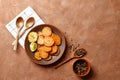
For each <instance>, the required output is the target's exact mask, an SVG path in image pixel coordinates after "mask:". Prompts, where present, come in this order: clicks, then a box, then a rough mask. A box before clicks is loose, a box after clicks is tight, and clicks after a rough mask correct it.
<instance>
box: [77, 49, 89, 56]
mask: <svg viewBox="0 0 120 80" xmlns="http://www.w3.org/2000/svg"><path fill="white" fill-rule="evenodd" d="M86 53H87V51H86V50H85V49H83V48H81V49H77V50H76V51H75V55H76V56H80V57H83V56H84V55H85V54H86Z"/></svg>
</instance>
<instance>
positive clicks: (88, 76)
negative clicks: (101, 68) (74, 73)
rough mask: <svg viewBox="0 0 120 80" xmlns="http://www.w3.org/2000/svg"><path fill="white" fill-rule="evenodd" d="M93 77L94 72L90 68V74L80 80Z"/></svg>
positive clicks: (87, 79)
mask: <svg viewBox="0 0 120 80" xmlns="http://www.w3.org/2000/svg"><path fill="white" fill-rule="evenodd" d="M93 75H94V71H93V68H91V70H90V73H89V74H88V75H87V76H85V77H82V78H81V79H82V80H89V79H91V78H92V77H93Z"/></svg>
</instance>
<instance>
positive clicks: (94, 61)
mask: <svg viewBox="0 0 120 80" xmlns="http://www.w3.org/2000/svg"><path fill="white" fill-rule="evenodd" d="M27 6H32V7H33V8H34V9H35V11H36V12H37V13H38V14H39V15H40V16H41V17H42V19H43V20H44V21H45V23H48V24H52V25H54V26H56V27H57V28H59V29H60V30H61V31H62V32H63V33H65V32H66V34H65V37H66V39H67V41H68V44H72V43H74V44H77V43H79V44H80V47H84V48H85V49H86V50H87V51H88V54H87V55H86V56H85V57H84V58H85V59H87V60H88V61H89V62H90V63H91V66H92V71H91V74H90V75H89V76H88V77H86V79H85V80H120V0H0V40H1V41H0V80H82V79H81V78H79V77H77V76H76V75H75V74H74V73H73V71H72V64H73V62H74V61H75V60H72V61H71V62H69V63H67V64H65V65H63V66H62V67H60V68H59V69H57V70H55V69H54V68H53V67H54V66H55V65H56V64H57V63H56V64H54V65H51V66H48V67H47V66H46V67H45V66H39V65H36V64H34V63H33V62H31V60H30V59H29V57H28V56H27V55H26V53H25V51H24V49H23V48H21V47H19V50H18V52H17V53H16V52H14V51H13V50H12V46H11V43H12V41H13V40H14V38H13V37H12V35H11V34H10V33H9V32H8V31H7V30H6V28H5V25H6V24H7V23H8V22H9V21H11V20H12V19H13V18H14V17H15V16H16V15H17V14H19V13H20V12H21V11H22V10H24V9H25V8H26V7H27ZM71 39H72V40H73V41H71ZM76 42H77V43H76ZM70 56H72V53H70V52H69V50H66V52H65V54H64V56H63V57H62V59H61V60H60V61H59V62H62V61H64V60H65V59H67V58H69V57H70Z"/></svg>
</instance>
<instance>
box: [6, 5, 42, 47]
mask: <svg viewBox="0 0 120 80" xmlns="http://www.w3.org/2000/svg"><path fill="white" fill-rule="evenodd" d="M20 16H21V17H22V18H23V19H24V20H25V21H26V20H27V19H28V18H30V17H34V19H35V24H34V26H33V27H32V28H34V27H35V26H36V25H40V24H44V22H43V20H42V19H41V18H40V17H39V16H38V15H37V13H36V12H35V11H34V10H33V9H32V7H30V6H28V7H27V8H26V9H25V10H23V11H22V12H21V13H20V14H18V15H17V16H16V17H15V18H14V19H13V20H12V21H10V22H9V23H8V24H7V25H6V26H5V27H6V28H7V30H8V31H9V32H10V33H11V34H12V36H13V37H14V38H16V35H17V27H16V19H17V18H18V17H20ZM25 21H24V22H25ZM24 25H25V24H24ZM32 28H31V29H32ZM31 29H29V30H27V31H26V32H25V34H24V35H23V36H22V37H21V38H20V39H19V43H20V45H21V46H22V47H23V48H24V42H25V38H26V36H27V33H28V32H29V31H30V30H31ZM11 44H12V43H11Z"/></svg>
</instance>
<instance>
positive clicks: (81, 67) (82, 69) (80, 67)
mask: <svg viewBox="0 0 120 80" xmlns="http://www.w3.org/2000/svg"><path fill="white" fill-rule="evenodd" d="M87 69H88V67H87V63H86V62H85V61H84V60H79V61H77V62H76V63H75V65H74V70H75V72H76V73H77V74H81V75H83V74H85V73H86V72H87Z"/></svg>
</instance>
